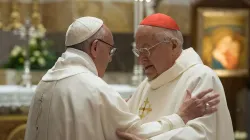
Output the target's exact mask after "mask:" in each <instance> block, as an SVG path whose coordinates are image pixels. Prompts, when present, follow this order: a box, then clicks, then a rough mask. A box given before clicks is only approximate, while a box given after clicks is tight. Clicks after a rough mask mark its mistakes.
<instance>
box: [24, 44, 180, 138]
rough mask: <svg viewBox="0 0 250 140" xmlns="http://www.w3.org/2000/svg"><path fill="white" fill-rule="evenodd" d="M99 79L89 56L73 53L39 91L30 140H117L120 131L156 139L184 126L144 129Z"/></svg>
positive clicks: (176, 120)
mask: <svg viewBox="0 0 250 140" xmlns="http://www.w3.org/2000/svg"><path fill="white" fill-rule="evenodd" d="M97 75H98V72H97V69H96V67H95V64H94V62H93V61H92V59H91V58H90V57H89V56H88V55H87V54H86V53H84V52H82V51H79V50H76V49H72V48H68V49H67V50H66V52H65V53H63V54H62V56H61V57H60V58H59V59H58V60H57V62H56V63H55V65H54V67H53V68H51V69H50V70H49V71H48V72H47V73H46V74H45V75H44V77H43V78H42V80H41V81H40V83H39V84H38V86H37V88H36V94H35V96H34V97H33V99H32V102H31V105H30V110H29V116H28V121H27V128H26V134H25V140H118V139H119V138H118V137H117V136H116V133H115V132H116V130H117V129H120V130H121V131H126V132H130V133H133V134H136V135H139V136H141V137H143V138H151V137H153V136H156V135H158V134H161V133H163V132H166V131H169V130H172V129H176V128H180V127H182V126H184V123H183V121H182V120H181V118H180V117H179V116H178V115H176V114H172V115H169V116H165V117H161V118H160V119H159V120H157V121H155V122H150V123H144V124H143V123H142V122H141V119H140V117H139V116H138V115H135V114H132V113H131V112H130V110H129V108H128V105H127V103H126V102H125V101H124V99H122V97H121V96H120V95H119V93H117V92H116V91H114V90H113V89H112V88H110V87H109V85H108V84H107V83H105V82H104V81H103V80H102V79H101V78H99V77H98V76H97Z"/></svg>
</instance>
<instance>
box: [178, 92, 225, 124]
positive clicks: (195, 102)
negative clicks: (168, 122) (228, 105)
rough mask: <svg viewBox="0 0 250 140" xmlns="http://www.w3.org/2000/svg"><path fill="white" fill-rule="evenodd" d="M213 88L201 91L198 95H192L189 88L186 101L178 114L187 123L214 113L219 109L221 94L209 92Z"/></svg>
mask: <svg viewBox="0 0 250 140" xmlns="http://www.w3.org/2000/svg"><path fill="white" fill-rule="evenodd" d="M212 91H213V90H212V89H209V90H205V91H202V92H200V93H199V94H198V95H196V96H194V97H191V93H190V91H188V90H187V94H186V97H185V98H184V102H183V104H182V105H181V107H180V109H179V111H178V112H177V114H178V115H179V116H180V117H181V118H182V119H183V121H184V123H185V124H186V123H187V122H188V121H190V120H193V119H195V118H198V117H202V116H204V115H207V114H212V113H214V112H216V111H217V105H218V104H219V102H220V100H219V94H218V93H214V94H210V95H207V94H209V93H210V92H212Z"/></svg>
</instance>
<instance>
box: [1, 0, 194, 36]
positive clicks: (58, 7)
mask: <svg viewBox="0 0 250 140" xmlns="http://www.w3.org/2000/svg"><path fill="white" fill-rule="evenodd" d="M19 6H20V7H19V8H20V13H21V18H22V21H23V20H24V18H25V17H27V16H28V14H30V13H31V10H32V8H31V4H25V3H19ZM40 11H41V14H42V22H43V24H44V26H45V27H46V29H47V31H48V32H65V31H66V30H67V28H68V26H69V25H70V24H71V23H72V21H73V20H74V18H77V17H81V16H95V17H98V18H101V19H103V20H104V23H105V24H106V25H107V26H108V27H109V28H110V29H111V31H112V32H118V33H131V32H133V26H134V23H133V20H134V19H133V17H134V5H133V2H110V1H103V2H101V1H86V0H65V1H58V2H50V3H43V4H41V5H40ZM189 11H190V8H189V6H188V5H169V4H164V3H162V4H160V5H159V7H158V12H160V13H165V14H168V15H170V16H172V17H173V18H174V19H175V20H176V21H177V23H178V24H179V26H180V28H181V31H182V32H183V33H184V34H189V21H190V20H189V17H190V15H189ZM10 12H11V3H10V2H0V13H1V14H0V18H1V19H0V20H1V21H3V23H4V25H6V24H8V22H9V16H10Z"/></svg>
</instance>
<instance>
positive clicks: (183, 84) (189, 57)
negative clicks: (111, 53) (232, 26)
mask: <svg viewBox="0 0 250 140" xmlns="http://www.w3.org/2000/svg"><path fill="white" fill-rule="evenodd" d="M182 45H183V37H182V34H181V32H180V29H179V27H178V25H177V24H176V22H175V21H174V20H173V19H172V18H171V17H169V16H167V15H164V14H160V13H157V14H153V15H150V16H148V17H146V18H145V19H144V20H143V21H142V22H141V23H140V25H139V27H138V30H137V32H136V49H134V50H133V52H134V54H135V55H136V56H137V57H138V58H139V62H140V63H141V65H143V68H144V72H145V74H146V76H147V78H146V79H145V80H144V81H143V82H142V83H141V84H140V85H139V87H138V88H137V91H136V93H135V94H133V96H132V97H131V98H130V100H129V101H128V104H129V107H130V111H131V112H132V113H135V114H138V115H139V116H140V117H141V119H142V121H143V122H144V123H146V122H151V121H156V120H157V119H158V118H160V117H161V116H165V115H169V114H173V113H175V112H176V111H177V110H178V109H179V108H180V105H181V104H182V100H183V98H184V97H185V94H184V93H185V90H186V89H188V90H189V91H191V92H192V96H195V95H196V94H197V93H199V92H200V91H201V90H203V89H207V88H212V89H214V91H216V92H217V93H219V94H220V100H221V102H220V104H219V105H218V112H216V113H214V114H210V115H206V116H202V117H199V118H197V119H194V120H190V121H188V120H185V117H184V119H183V121H184V123H185V124H186V125H185V126H184V127H182V128H179V129H175V130H172V131H169V132H166V133H164V134H161V135H158V136H155V137H152V138H151V139H154V140H170V139H171V140H233V139H234V136H233V127H232V122H231V117H230V114H229V111H228V107H227V102H226V98H225V93H224V89H223V86H222V84H221V82H220V80H219V78H218V76H217V75H216V73H214V72H213V70H212V69H210V68H209V67H207V66H205V65H204V64H203V63H202V60H201V59H200V57H199V55H198V54H197V53H196V52H195V51H194V50H193V49H192V48H189V49H186V50H183V49H182ZM214 103H215V102H209V103H207V104H204V106H201V107H202V108H204V110H205V112H206V111H207V109H209V108H210V107H211V105H213V104H214ZM180 116H182V115H181V114H180ZM182 118H183V117H182ZM118 135H119V136H120V137H122V138H124V139H127V140H132V139H133V140H136V139H137V140H139V139H140V138H137V137H136V136H135V135H132V134H129V133H118Z"/></svg>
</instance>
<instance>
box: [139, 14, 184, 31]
mask: <svg viewBox="0 0 250 140" xmlns="http://www.w3.org/2000/svg"><path fill="white" fill-rule="evenodd" d="M140 25H148V26H156V27H161V28H166V29H172V30H180V28H179V27H178V25H177V23H176V22H175V20H174V19H172V18H171V17H170V16H167V15H164V14H161V13H157V14H152V15H150V16H148V17H146V18H144V19H143V20H142V21H141V23H140Z"/></svg>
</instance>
